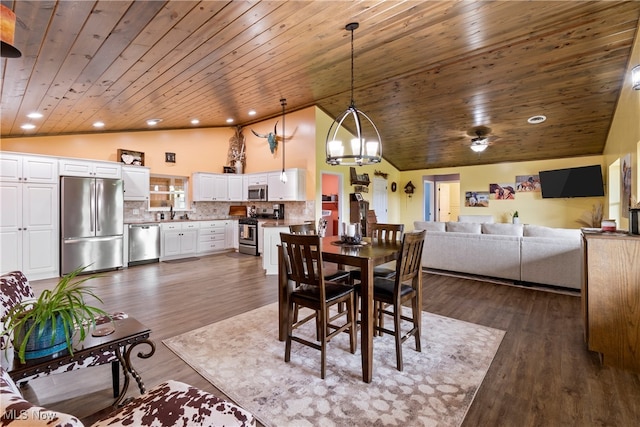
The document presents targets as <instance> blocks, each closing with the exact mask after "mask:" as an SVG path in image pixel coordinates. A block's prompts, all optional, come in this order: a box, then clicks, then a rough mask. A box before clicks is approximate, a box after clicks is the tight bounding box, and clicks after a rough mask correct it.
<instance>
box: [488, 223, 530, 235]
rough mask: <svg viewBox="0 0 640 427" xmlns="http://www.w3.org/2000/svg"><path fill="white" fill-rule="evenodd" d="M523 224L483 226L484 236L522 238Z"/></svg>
mask: <svg viewBox="0 0 640 427" xmlns="http://www.w3.org/2000/svg"><path fill="white" fill-rule="evenodd" d="M523 228H524V227H523V226H522V224H502V223H497V224H490V223H485V224H482V234H498V235H501V236H519V237H522V230H523Z"/></svg>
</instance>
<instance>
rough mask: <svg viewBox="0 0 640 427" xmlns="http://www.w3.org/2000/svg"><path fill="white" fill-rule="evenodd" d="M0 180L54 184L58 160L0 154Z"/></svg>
mask: <svg viewBox="0 0 640 427" xmlns="http://www.w3.org/2000/svg"><path fill="white" fill-rule="evenodd" d="M0 180H2V181H5V182H34V183H42V184H56V183H57V182H58V159H57V158H55V157H43V156H30V155H24V154H10V153H0Z"/></svg>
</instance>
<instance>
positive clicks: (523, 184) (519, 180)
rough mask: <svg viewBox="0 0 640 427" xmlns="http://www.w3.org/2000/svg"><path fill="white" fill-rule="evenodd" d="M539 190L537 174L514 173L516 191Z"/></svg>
mask: <svg viewBox="0 0 640 427" xmlns="http://www.w3.org/2000/svg"><path fill="white" fill-rule="evenodd" d="M534 191H535V192H538V193H539V192H540V176H539V175H516V192H517V193H526V192H534Z"/></svg>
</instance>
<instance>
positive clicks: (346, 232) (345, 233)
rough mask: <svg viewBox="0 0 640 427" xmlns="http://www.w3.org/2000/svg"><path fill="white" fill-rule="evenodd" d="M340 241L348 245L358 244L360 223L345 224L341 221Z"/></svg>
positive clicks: (360, 239)
mask: <svg viewBox="0 0 640 427" xmlns="http://www.w3.org/2000/svg"><path fill="white" fill-rule="evenodd" d="M340 241H341V242H342V243H347V244H349V245H357V244H359V243H360V242H361V241H362V231H361V227H360V224H358V223H356V224H347V223H346V222H343V223H342V235H341V236H340Z"/></svg>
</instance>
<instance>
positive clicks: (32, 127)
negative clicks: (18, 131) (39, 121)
mask: <svg viewBox="0 0 640 427" xmlns="http://www.w3.org/2000/svg"><path fill="white" fill-rule="evenodd" d="M20 127H21V128H22V129H24V130H33V129H35V128H36V125H34V124H31V123H25V124H23V125H22V126H20Z"/></svg>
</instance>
